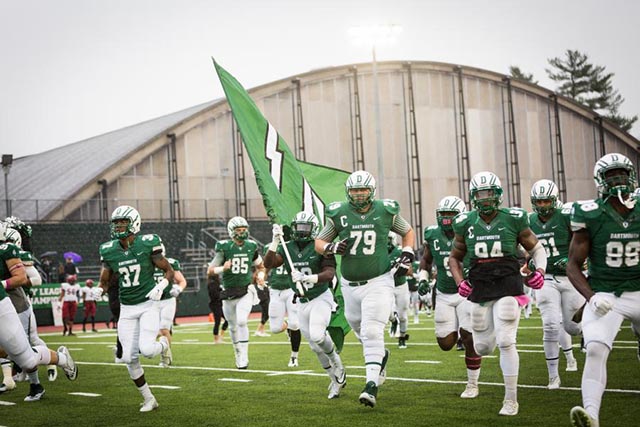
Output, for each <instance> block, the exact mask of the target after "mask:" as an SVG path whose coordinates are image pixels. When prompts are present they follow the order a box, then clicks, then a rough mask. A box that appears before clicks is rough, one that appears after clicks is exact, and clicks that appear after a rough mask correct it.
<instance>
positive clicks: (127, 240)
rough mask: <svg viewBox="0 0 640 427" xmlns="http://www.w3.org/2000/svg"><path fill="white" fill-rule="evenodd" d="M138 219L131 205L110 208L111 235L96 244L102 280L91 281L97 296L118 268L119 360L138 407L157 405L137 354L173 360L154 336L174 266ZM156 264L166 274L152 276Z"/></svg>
mask: <svg viewBox="0 0 640 427" xmlns="http://www.w3.org/2000/svg"><path fill="white" fill-rule="evenodd" d="M141 223H142V220H141V218H140V214H139V213H138V211H137V210H136V209H134V208H133V207H131V206H126V205H123V206H118V207H117V208H116V209H115V210H114V211H113V213H112V214H111V238H112V239H113V240H110V241H108V242H105V243H103V244H102V245H100V260H101V262H102V271H101V272H100V285H99V286H96V287H94V288H93V289H94V297H95V298H96V299H99V298H100V297H101V296H102V293H103V292H104V291H105V290H107V289H109V284H110V281H111V277H112V276H113V274H115V273H118V274H119V280H118V288H119V291H120V318H119V320H118V341H119V342H120V344H121V346H122V356H121V357H120V360H121V361H122V362H123V363H125V364H126V365H127V370H128V371H129V377H130V378H131V379H132V380H133V382H134V384H135V385H136V387H137V388H138V391H139V392H140V394H141V395H142V397H143V399H144V401H143V403H142V405H141V406H140V412H150V411H153V410H154V409H156V408H158V401H157V400H156V398H155V396H154V395H153V393H151V389H150V388H149V384H147V382H146V380H145V377H144V370H143V369H142V366H141V365H140V359H139V356H140V354H142V355H143V356H144V357H147V358H153V357H155V356H157V355H161V358H162V360H163V361H164V362H165V363H167V364H171V348H170V346H169V342H168V341H167V338H166V337H164V336H161V337H160V340H159V341H156V337H157V336H158V331H159V329H160V307H159V304H158V301H160V299H161V298H162V293H163V292H164V290H165V288H167V287H168V286H169V283H171V282H172V281H173V275H174V273H173V268H172V267H171V264H169V261H168V260H167V259H166V258H165V257H164V255H163V254H162V240H161V239H160V236H158V235H156V234H144V235H139V234H138V233H139V232H140V225H141ZM156 267H158V268H160V269H161V270H162V271H164V278H163V279H162V280H160V281H159V282H156V281H155V279H154V277H153V274H154V271H155V268H156Z"/></svg>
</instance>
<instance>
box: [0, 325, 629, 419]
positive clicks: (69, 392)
mask: <svg viewBox="0 0 640 427" xmlns="http://www.w3.org/2000/svg"><path fill="white" fill-rule="evenodd" d="M420 316H421V318H420V324H418V325H414V324H413V323H410V325H409V328H410V334H411V339H410V341H409V343H408V345H409V348H407V349H403V350H400V349H398V348H397V343H396V340H394V339H390V338H388V337H387V338H386V341H387V345H388V348H389V349H391V358H390V361H389V365H388V378H387V382H386V383H385V384H384V385H383V386H382V387H381V389H380V391H379V394H378V404H377V406H376V407H375V408H374V409H372V408H367V407H364V406H363V405H361V404H360V403H359V402H358V396H359V394H360V392H361V391H362V388H363V386H364V367H363V365H364V362H363V359H362V350H361V347H360V345H359V344H358V343H357V342H356V341H355V338H354V336H353V334H350V335H349V337H348V340H347V343H346V345H345V348H344V351H343V353H342V358H343V361H344V363H345V366H346V367H347V375H348V380H347V387H346V388H345V389H344V390H343V392H342V395H341V396H340V398H338V399H335V400H328V399H327V385H328V384H329V379H328V378H327V377H326V375H325V374H324V371H323V370H322V369H321V368H320V366H319V364H318V361H317V359H316V358H315V356H314V355H313V353H312V352H311V350H310V349H309V348H308V346H307V344H306V343H305V342H304V341H303V345H302V347H301V352H300V367H299V368H287V362H288V358H289V344H288V342H287V337H286V335H277V336H271V337H264V338H257V337H253V336H252V337H251V344H250V349H249V357H250V364H249V370H246V371H239V370H237V369H235V367H234V359H233V350H232V347H231V345H230V344H229V341H228V337H225V344H222V345H213V343H212V335H211V324H191V325H189V324H184V325H180V326H178V327H176V328H175V331H174V342H173V354H174V365H173V366H172V367H171V368H168V369H163V368H159V367H158V362H159V359H158V358H157V359H154V360H149V359H144V360H143V365H144V368H145V371H146V373H145V375H146V378H147V382H148V383H149V384H150V385H151V387H152V390H153V393H154V394H155V396H156V398H157V399H158V402H159V404H160V407H159V408H158V410H156V411H154V412H152V413H140V412H138V409H139V404H140V403H141V402H142V398H141V396H140V394H139V393H138V391H137V390H136V388H135V386H134V385H133V382H132V381H131V380H130V379H129V377H128V373H127V370H126V368H125V366H124V365H116V364H114V363H113V353H112V350H111V347H112V345H113V343H114V341H115V334H114V332H113V331H110V330H103V331H101V332H99V333H86V334H83V333H81V332H80V333H78V336H77V337H62V336H61V335H60V334H59V333H56V334H44V335H43V339H44V340H45V341H47V343H48V345H49V346H50V347H51V348H57V347H58V346H59V345H66V346H68V347H69V349H70V351H71V353H72V355H73V356H74V357H75V359H76V361H77V362H78V365H79V375H78V379H77V381H75V382H70V381H68V380H67V379H66V377H65V376H64V374H63V372H62V371H61V370H60V371H59V376H58V380H57V381H56V382H54V383H50V382H49V381H47V379H46V372H45V371H44V369H42V370H41V374H40V376H41V379H42V383H43V385H44V387H45V388H46V394H45V396H44V398H43V399H42V400H41V401H39V402H32V403H27V402H23V398H24V397H25V396H26V394H27V393H28V384H27V383H19V384H18V387H17V389H16V390H13V391H11V392H8V393H5V394H2V395H0V425H2V426H62V425H87V426H138V427H139V426H175V425H180V426H267V425H268V426H289V425H290V426H296V427H311V426H358V425H362V426H392V425H397V426H426V425H430V426H485V427H486V426H503V425H504V426H563V425H566V426H568V425H570V423H569V410H570V409H571V407H572V406H574V405H579V404H581V396H580V390H579V387H580V379H581V375H582V367H583V366H584V354H583V353H581V352H580V349H579V348H578V347H579V345H578V343H577V342H576V345H575V347H576V348H575V351H574V354H575V355H576V358H577V359H578V363H579V371H578V372H565V371H564V368H565V361H564V358H563V357H562V356H561V362H560V369H561V371H560V372H561V378H562V387H561V389H560V390H553V391H551V390H547V389H546V385H547V382H548V379H547V371H546V365H545V360H544V353H543V352H542V330H541V327H540V324H541V322H540V318H539V316H538V315H537V314H534V317H532V318H531V319H524V318H523V319H522V321H521V323H520V331H519V334H518V351H519V354H520V381H519V383H520V387H519V389H518V400H519V402H520V413H519V415H517V416H516V417H503V416H499V415H498V411H499V410H500V407H501V404H502V397H503V391H504V390H503V386H502V377H501V374H500V369H499V365H498V363H499V359H498V351H497V350H496V352H495V353H494V354H493V355H492V356H491V357H487V358H484V360H483V362H482V373H481V375H480V396H479V397H478V398H476V399H473V400H463V399H461V398H460V397H459V395H460V393H461V392H462V391H463V390H464V384H465V381H466V371H465V366H464V358H463V352H459V351H455V349H454V350H452V351H450V352H443V351H441V350H440V349H439V348H438V346H437V345H436V342H435V336H434V331H433V318H430V317H427V316H426V315H425V314H424V313H421V315H420ZM255 326H256V323H255V321H253V322H251V323H250V328H251V330H252V331H253V330H254V329H255ZM636 351H637V345H636V341H635V340H634V338H633V335H632V333H631V330H630V327H629V324H628V323H625V324H624V325H623V328H622V330H621V332H620V333H619V334H618V337H617V341H616V342H615V346H614V351H613V352H612V353H611V356H610V358H609V363H608V384H607V391H606V392H605V395H604V401H603V407H602V411H601V419H600V420H601V425H603V426H634V425H638V419H639V416H640V410H639V409H637V408H638V402H640V385H639V384H640V381H639V379H640V362H639V361H638V360H637V357H636ZM74 393H82V394H74ZM87 394H94V395H95V396H92V395H87ZM83 419H84V420H83Z"/></svg>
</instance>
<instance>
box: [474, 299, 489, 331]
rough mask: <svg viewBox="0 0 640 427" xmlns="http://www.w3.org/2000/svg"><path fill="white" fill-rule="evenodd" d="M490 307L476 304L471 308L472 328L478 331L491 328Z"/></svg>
mask: <svg viewBox="0 0 640 427" xmlns="http://www.w3.org/2000/svg"><path fill="white" fill-rule="evenodd" d="M489 320H490V319H489V307H483V306H479V305H478V306H474V307H473V308H472V309H471V328H472V329H473V330H474V331H477V332H484V331H486V330H487V329H488V328H489Z"/></svg>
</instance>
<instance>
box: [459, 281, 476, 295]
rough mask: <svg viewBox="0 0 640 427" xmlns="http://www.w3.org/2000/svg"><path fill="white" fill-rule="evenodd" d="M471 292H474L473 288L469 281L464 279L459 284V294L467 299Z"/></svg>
mask: <svg viewBox="0 0 640 427" xmlns="http://www.w3.org/2000/svg"><path fill="white" fill-rule="evenodd" d="M471 291H473V286H471V283H469V281H468V280H466V279H463V280H461V281H460V283H458V294H459V295H460V296H461V297H464V298H467V297H468V296H469V295H471Z"/></svg>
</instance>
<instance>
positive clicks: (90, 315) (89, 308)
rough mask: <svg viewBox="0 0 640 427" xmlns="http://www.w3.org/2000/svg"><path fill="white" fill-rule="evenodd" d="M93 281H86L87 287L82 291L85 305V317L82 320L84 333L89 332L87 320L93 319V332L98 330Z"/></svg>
mask: <svg viewBox="0 0 640 427" xmlns="http://www.w3.org/2000/svg"><path fill="white" fill-rule="evenodd" d="M93 283H94V282H93V280H92V279H87V280H85V282H84V284H85V286H84V287H83V288H82V289H81V291H82V301H83V303H84V317H83V318H82V332H87V320H88V319H91V331H92V332H98V330H97V329H96V300H94V299H93V290H92V289H93Z"/></svg>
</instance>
